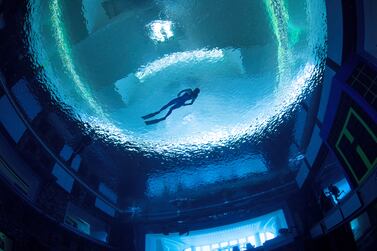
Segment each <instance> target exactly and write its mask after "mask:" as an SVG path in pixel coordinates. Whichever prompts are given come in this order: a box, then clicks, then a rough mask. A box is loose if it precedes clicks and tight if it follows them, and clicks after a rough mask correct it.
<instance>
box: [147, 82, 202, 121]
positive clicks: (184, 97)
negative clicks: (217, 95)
mask: <svg viewBox="0 0 377 251" xmlns="http://www.w3.org/2000/svg"><path fill="white" fill-rule="evenodd" d="M199 92H200V90H199V88H195V89H194V90H192V89H185V90H183V91H180V92H179V93H178V95H177V98H175V99H173V100H171V101H170V102H169V103H167V104H166V105H164V106H163V107H162V108H161V109H160V110H159V111H157V112H153V113H151V114H148V115H145V116H143V117H142V118H143V119H144V120H146V119H150V118H152V117H154V116H156V115H158V114H159V113H160V112H162V111H163V110H165V109H167V108H168V107H170V109H169V111H168V112H167V113H166V115H165V116H164V117H162V118H159V119H153V120H147V121H144V122H145V124H147V125H152V124H156V123H158V122H161V121H163V120H165V119H166V118H167V117H169V115H170V114H171V113H172V112H173V110H175V109H178V108H180V107H182V106H186V105H192V104H193V103H194V102H195V100H196V98H197V97H198V95H199ZM187 101H189V102H188V103H186V102H187Z"/></svg>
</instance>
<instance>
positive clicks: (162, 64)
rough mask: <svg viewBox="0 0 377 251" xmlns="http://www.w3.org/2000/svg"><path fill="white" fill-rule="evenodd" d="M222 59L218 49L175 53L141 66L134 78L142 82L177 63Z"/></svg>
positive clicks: (222, 55) (221, 52)
mask: <svg viewBox="0 0 377 251" xmlns="http://www.w3.org/2000/svg"><path fill="white" fill-rule="evenodd" d="M223 57H224V52H223V51H222V50H220V49H212V50H207V49H201V50H194V51H184V52H176V53H172V54H168V55H165V56H164V57H163V58H160V59H157V60H155V61H153V62H152V63H149V64H147V65H145V66H142V67H141V68H140V69H139V71H138V72H136V74H135V76H136V77H137V78H138V79H139V80H140V81H142V80H143V79H145V78H147V77H149V76H150V75H153V74H155V73H157V72H160V71H162V70H164V69H166V68H168V67H170V66H173V65H175V64H178V63H186V64H189V63H192V62H196V63H197V62H200V61H205V60H219V59H221V58H223Z"/></svg>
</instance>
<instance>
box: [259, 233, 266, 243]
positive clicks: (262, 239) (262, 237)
mask: <svg viewBox="0 0 377 251" xmlns="http://www.w3.org/2000/svg"><path fill="white" fill-rule="evenodd" d="M259 238H260V242H261V243H262V245H263V243H264V242H265V241H266V236H265V235H264V233H259Z"/></svg>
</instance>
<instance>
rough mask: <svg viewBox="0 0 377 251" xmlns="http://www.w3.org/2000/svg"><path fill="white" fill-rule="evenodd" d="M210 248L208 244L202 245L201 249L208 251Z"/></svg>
mask: <svg viewBox="0 0 377 251" xmlns="http://www.w3.org/2000/svg"><path fill="white" fill-rule="evenodd" d="M210 250H211V249H210V247H209V245H207V246H203V247H202V251H210Z"/></svg>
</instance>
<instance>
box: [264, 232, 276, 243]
mask: <svg viewBox="0 0 377 251" xmlns="http://www.w3.org/2000/svg"><path fill="white" fill-rule="evenodd" d="M273 238H275V235H274V234H273V233H271V232H266V240H267V241H268V240H271V239H273Z"/></svg>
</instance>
